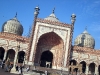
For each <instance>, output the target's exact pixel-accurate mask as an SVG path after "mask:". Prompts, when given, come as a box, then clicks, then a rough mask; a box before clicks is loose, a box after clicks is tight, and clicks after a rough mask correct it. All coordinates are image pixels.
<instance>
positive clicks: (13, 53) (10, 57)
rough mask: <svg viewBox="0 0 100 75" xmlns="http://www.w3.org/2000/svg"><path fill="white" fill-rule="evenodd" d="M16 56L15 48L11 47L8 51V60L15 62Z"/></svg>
mask: <svg viewBox="0 0 100 75" xmlns="http://www.w3.org/2000/svg"><path fill="white" fill-rule="evenodd" d="M14 57H15V51H14V50H13V49H9V50H8V51H7V56H6V60H7V59H9V60H10V62H13V61H14Z"/></svg>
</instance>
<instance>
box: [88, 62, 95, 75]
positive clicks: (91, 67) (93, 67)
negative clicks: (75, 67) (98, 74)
mask: <svg viewBox="0 0 100 75" xmlns="http://www.w3.org/2000/svg"><path fill="white" fill-rule="evenodd" d="M89 72H90V73H91V74H95V63H90V65H89Z"/></svg>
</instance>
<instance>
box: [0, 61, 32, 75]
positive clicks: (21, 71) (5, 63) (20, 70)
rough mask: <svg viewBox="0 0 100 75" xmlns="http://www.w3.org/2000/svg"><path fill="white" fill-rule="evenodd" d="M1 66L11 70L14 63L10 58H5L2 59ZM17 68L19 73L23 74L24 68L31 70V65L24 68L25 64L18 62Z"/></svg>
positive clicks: (6, 70)
mask: <svg viewBox="0 0 100 75" xmlns="http://www.w3.org/2000/svg"><path fill="white" fill-rule="evenodd" d="M0 67H1V68H2V69H5V72H10V71H11V69H12V68H13V64H12V63H11V62H10V61H9V60H4V61H2V60H0ZM15 68H16V71H17V72H18V73H19V75H22V74H23V69H26V71H27V72H28V71H29V70H30V66H28V67H27V68H24V66H21V65H17V64H16V67H15Z"/></svg>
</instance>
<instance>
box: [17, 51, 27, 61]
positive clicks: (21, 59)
mask: <svg viewBox="0 0 100 75" xmlns="http://www.w3.org/2000/svg"><path fill="white" fill-rule="evenodd" d="M24 56H25V52H24V51H20V52H18V63H23V61H24Z"/></svg>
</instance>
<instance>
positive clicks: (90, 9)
mask: <svg viewBox="0 0 100 75" xmlns="http://www.w3.org/2000/svg"><path fill="white" fill-rule="evenodd" d="M76 5H77V7H79V8H80V10H81V13H80V16H86V14H87V15H89V16H91V17H96V16H100V10H99V8H100V0H91V1H89V0H83V1H81V2H79V3H77V4H76Z"/></svg>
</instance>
